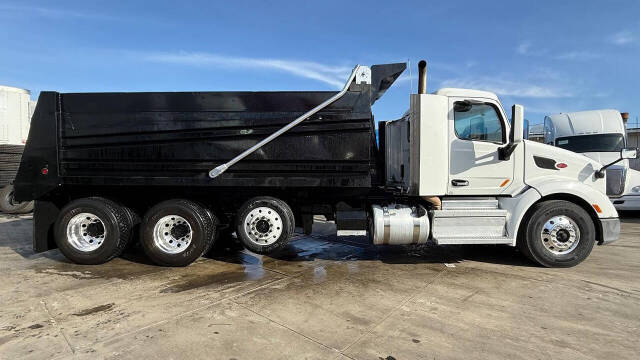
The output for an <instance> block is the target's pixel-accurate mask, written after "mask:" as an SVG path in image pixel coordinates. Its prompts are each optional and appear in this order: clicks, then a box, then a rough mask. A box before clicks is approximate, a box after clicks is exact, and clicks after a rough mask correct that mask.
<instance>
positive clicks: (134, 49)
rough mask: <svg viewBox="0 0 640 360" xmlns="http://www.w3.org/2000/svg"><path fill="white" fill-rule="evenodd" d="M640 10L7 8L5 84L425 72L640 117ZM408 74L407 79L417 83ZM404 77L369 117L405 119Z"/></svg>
mask: <svg viewBox="0 0 640 360" xmlns="http://www.w3.org/2000/svg"><path fill="white" fill-rule="evenodd" d="M639 15H640V1H635V0H629V1H595V0H592V1H535V2H534V1H522V2H520V1H486V2H478V1H455V2H454V1H427V0H422V1H417V2H401V1H385V2H380V3H378V4H377V2H376V1H362V2H355V1H344V0H342V1H313V2H311V1H309V2H307V1H255V2H253V1H241V0H235V1H193V2H190V1H182V2H166V1H153V2H144V1H121V2H119V1H55V2H53V1H40V2H38V1H2V0H0V40H1V44H2V45H1V47H0V52H1V53H0V54H1V56H0V84H3V85H10V86H18V87H23V88H27V89H30V90H32V92H33V94H34V97H35V96H36V95H37V94H38V92H39V91H41V90H57V91H61V92H84V91H206V90H214V91H220V90H256V91H257V90H334V89H337V88H338V87H340V85H341V84H342V83H343V82H344V80H345V79H346V77H347V76H348V74H349V72H350V69H351V68H352V67H353V66H354V65H355V64H357V63H360V64H366V65H371V64H376V63H387V62H404V61H407V60H410V61H411V64H412V66H413V67H414V68H415V66H416V63H417V61H418V60H420V59H426V60H427V61H428V62H429V83H428V91H434V90H436V89H437V88H440V87H445V86H448V87H451V86H453V87H468V88H476V89H483V90H490V91H494V92H497V93H498V95H499V96H500V98H501V100H502V102H503V104H504V105H505V107H509V106H510V105H511V104H512V103H514V102H517V103H521V104H523V105H524V106H525V117H527V118H529V119H530V121H531V123H539V122H541V121H542V119H543V116H544V115H545V114H549V113H557V112H569V111H577V110H587V109H597V108H616V109H619V110H621V111H628V112H630V113H631V118H632V119H634V120H635V118H636V116H639V115H640V103H639V99H638V95H639V94H638V85H639V84H640V81H639V80H640V66H638V64H639V63H640V62H639V59H640V56H639V55H640V17H639ZM413 74H414V75H415V70H414V71H413ZM412 83H413V91H414V92H415V87H416V82H415V79H411V78H410V77H409V72H408V71H406V72H405V75H404V76H403V77H402V78H401V79H399V81H398V82H397V84H396V85H394V87H393V88H392V89H391V90H390V91H389V92H387V94H386V95H385V96H384V97H383V98H382V99H381V100H380V101H379V102H378V103H377V104H376V106H375V109H374V111H375V115H376V119H377V120H389V119H394V118H397V117H399V116H400V115H401V114H402V113H403V112H404V111H405V110H406V109H407V108H408V106H409V97H408V94H409V92H410V91H411V84H412Z"/></svg>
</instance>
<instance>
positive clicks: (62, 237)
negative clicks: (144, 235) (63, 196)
mask: <svg viewBox="0 0 640 360" xmlns="http://www.w3.org/2000/svg"><path fill="white" fill-rule="evenodd" d="M54 232H55V241H56V244H57V245H58V248H59V249H60V251H61V252H62V254H64V256H66V257H67V258H68V259H69V260H71V261H73V262H75V263H78V264H85V265H96V264H102V263H105V262H107V261H109V260H111V259H113V258H115V257H117V256H120V254H122V251H124V249H125V247H126V246H127V244H128V243H129V239H130V238H131V227H130V224H129V219H128V218H127V214H126V213H125V211H124V210H123V209H122V208H121V207H120V206H119V205H118V204H116V203H115V202H113V201H111V200H108V199H104V198H83V199H78V200H74V201H72V202H70V203H69V204H67V205H66V206H65V207H64V208H63V209H62V210H61V211H60V214H59V215H58V219H57V220H56V224H55V229H54Z"/></svg>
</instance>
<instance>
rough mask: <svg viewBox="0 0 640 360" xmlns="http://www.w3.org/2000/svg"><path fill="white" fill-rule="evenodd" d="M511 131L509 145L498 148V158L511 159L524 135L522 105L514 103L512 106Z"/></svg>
mask: <svg viewBox="0 0 640 360" xmlns="http://www.w3.org/2000/svg"><path fill="white" fill-rule="evenodd" d="M511 119H512V121H511V131H510V132H509V142H508V143H507V145H505V146H503V147H501V148H499V149H498V159H500V160H509V159H510V158H511V154H513V151H514V150H515V149H516V146H518V144H519V143H521V142H522V138H523V137H524V107H523V106H522V105H517V104H516V105H513V107H512V108H511Z"/></svg>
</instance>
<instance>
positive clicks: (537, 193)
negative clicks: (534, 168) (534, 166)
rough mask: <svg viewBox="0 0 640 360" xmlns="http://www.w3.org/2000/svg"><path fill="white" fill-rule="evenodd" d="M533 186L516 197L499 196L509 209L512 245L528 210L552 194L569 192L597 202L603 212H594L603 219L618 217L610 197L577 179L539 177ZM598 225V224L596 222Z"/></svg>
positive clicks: (501, 204)
mask: <svg viewBox="0 0 640 360" xmlns="http://www.w3.org/2000/svg"><path fill="white" fill-rule="evenodd" d="M532 182H533V184H530V186H531V187H529V188H528V189H526V190H525V191H523V192H522V193H520V194H518V195H516V196H514V197H501V198H499V199H498V200H499V202H500V208H502V209H506V210H508V211H509V218H508V219H507V225H506V226H507V234H509V236H510V237H511V239H512V243H511V246H515V245H516V240H517V235H518V230H519V229H520V224H521V223H522V220H523V219H524V215H525V214H526V213H527V211H528V210H529V209H530V208H531V207H532V206H533V205H534V204H535V203H537V202H538V201H540V199H542V198H543V197H546V196H551V195H562V194H569V195H573V196H576V197H579V198H581V199H583V200H584V201H585V202H587V203H589V204H590V205H591V206H593V204H597V205H598V206H599V207H600V210H601V212H597V211H595V209H594V213H596V214H597V216H598V217H599V218H601V219H604V218H616V217H618V213H617V211H616V209H615V208H614V207H613V204H612V203H611V201H609V198H608V197H607V196H606V195H604V194H602V193H601V192H599V191H597V190H594V189H593V188H592V187H590V186H588V185H585V184H583V183H580V182H577V181H567V179H566V178H562V179H552V180H549V179H538V180H537V181H532ZM596 226H597V224H596Z"/></svg>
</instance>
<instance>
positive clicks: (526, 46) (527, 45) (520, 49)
mask: <svg viewBox="0 0 640 360" xmlns="http://www.w3.org/2000/svg"><path fill="white" fill-rule="evenodd" d="M530 49H531V42H529V41H524V42H521V43H520V44H518V46H517V47H516V52H517V53H518V54H520V55H527V54H529V50H530Z"/></svg>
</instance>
